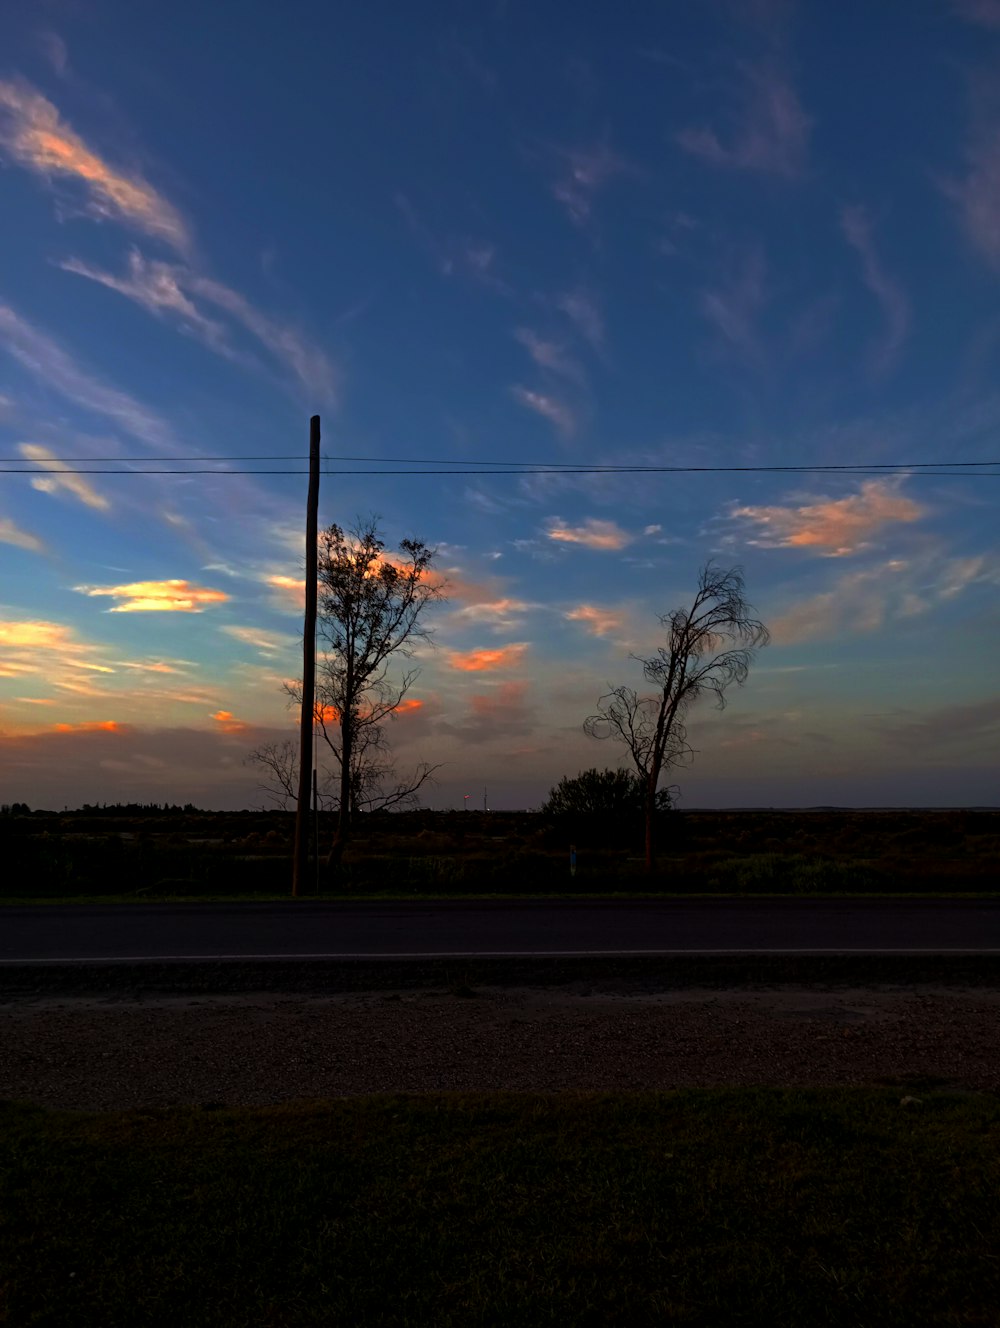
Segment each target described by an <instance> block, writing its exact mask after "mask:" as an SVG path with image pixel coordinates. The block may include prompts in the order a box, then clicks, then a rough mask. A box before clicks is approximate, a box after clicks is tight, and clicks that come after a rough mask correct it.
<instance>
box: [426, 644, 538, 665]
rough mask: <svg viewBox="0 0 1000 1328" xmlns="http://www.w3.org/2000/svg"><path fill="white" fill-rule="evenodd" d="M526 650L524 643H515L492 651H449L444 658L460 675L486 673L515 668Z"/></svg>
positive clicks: (526, 645) (526, 646)
mask: <svg viewBox="0 0 1000 1328" xmlns="http://www.w3.org/2000/svg"><path fill="white" fill-rule="evenodd" d="M527 649H528V643H527V642H526V641H515V642H512V643H511V644H510V645H506V646H497V647H495V648H494V649H492V650H450V651H449V652H448V654H447V656H446V658H447V660H448V663H449V665H450V666H451V667H452V668H453V669H458V670H459V671H460V672H462V673H488V672H492V671H493V670H495V669H509V668H516V667H517V666H518V665H519V664H520V663H521V661H522V660H523V658H524V652H525V651H526V650H527Z"/></svg>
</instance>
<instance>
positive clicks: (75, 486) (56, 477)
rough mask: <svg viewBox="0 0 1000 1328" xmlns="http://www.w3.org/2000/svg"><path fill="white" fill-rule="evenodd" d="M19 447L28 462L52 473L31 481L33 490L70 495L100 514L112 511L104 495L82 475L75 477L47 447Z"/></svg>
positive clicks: (31, 445) (68, 466) (23, 445)
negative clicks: (32, 462)
mask: <svg viewBox="0 0 1000 1328" xmlns="http://www.w3.org/2000/svg"><path fill="white" fill-rule="evenodd" d="M18 447H19V450H20V452H21V455H22V456H23V457H25V458H26V460H28V461H34V462H35V463H36V465H38V466H42V467H44V468H45V470H46V471H48V472H50V473H49V474H46V475H37V476H36V477H35V478H34V479H33V480H32V481H31V487H32V488H33V489H37V490H38V492H39V493H50V494H57V493H60V492H64V493H68V494H70V495H71V496H72V497H74V498H75V499H76V500H77V501H78V502H81V503H83V505H84V507H92V508H94V509H95V510H96V511H98V512H108V511H110V510H111V503H110V502H109V501H108V499H107V498H105V496H104V494H103V493H98V492H97V490H96V489H95V488H94V486H93V485H92V484H90V483H89V482H88V481H87V480H86V479H84V477H83V476H82V475H74V474H73V473H72V467H71V466H70V465H69V464H68V463H67V462H65V461H59V460H57V458H56V457H55V455H54V454H53V453H52V452H50V451H49V449H48V448H47V447H41V446H39V444H38V443H19V444H18Z"/></svg>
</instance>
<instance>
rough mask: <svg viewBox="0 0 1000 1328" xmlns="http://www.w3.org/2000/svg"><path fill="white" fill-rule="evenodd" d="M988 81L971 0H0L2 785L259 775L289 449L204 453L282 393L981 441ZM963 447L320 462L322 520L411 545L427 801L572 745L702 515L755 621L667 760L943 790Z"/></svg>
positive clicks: (596, 418)
mask: <svg viewBox="0 0 1000 1328" xmlns="http://www.w3.org/2000/svg"><path fill="white" fill-rule="evenodd" d="M998 74H1000V0H906V3H903V0H896V2H893V0H887V2H886V3H882V4H878V5H872V4H860V3H857V4H855V3H849V4H843V3H837V4H834V3H832V0H829V2H827V3H822V2H820V0H814V2H813V3H807V2H806V0H800V3H797V4H796V3H792V2H791V0H787V2H786V0H740V2H739V3H737V0H732V3H725V2H724V0H706V3H704V4H699V5H688V4H681V3H673V4H670V3H664V4H660V5H656V6H652V5H650V6H635V7H626V11H625V14H624V16H622V15H621V14H620V13H618V12H617V11H616V10H615V8H614V7H612V6H608V5H604V4H573V5H569V4H563V3H552V4H549V5H545V6H538V5H528V4H526V3H524V2H523V0H506V2H505V0H495V3H484V4H482V5H480V6H468V5H459V4H446V3H432V4H428V5H421V6H414V5H404V4H401V3H396V4H386V5H381V6H375V5H359V6H349V7H347V8H344V7H330V6H322V5H316V4H300V5H294V6H282V7H279V6H274V5H269V4H262V3H258V4H247V3H241V4H239V5H236V4H234V3H228V2H226V0H219V2H218V3H213V4H212V5H210V6H204V5H195V4H193V3H185V2H183V0H181V2H180V3H176V4H174V5H173V6H171V7H170V9H169V11H167V10H164V9H162V8H157V7H155V6H147V5H135V4H125V3H112V2H107V3H101V2H100V0H45V2H43V3H39V2H37V0H32V3H27V0H25V2H24V3H21V4H18V3H13V4H7V5H5V6H4V7H3V10H2V12H0V200H2V208H0V235H2V245H0V451H2V455H3V456H4V457H6V458H9V461H8V463H7V464H8V465H10V466H20V467H22V468H27V469H28V470H29V471H31V472H32V473H28V474H17V475H14V474H9V475H6V476H4V477H2V478H0V569H2V580H0V799H2V800H4V801H10V800H15V799H16V800H26V801H28V802H30V803H32V804H33V805H48V806H61V805H63V804H64V803H67V804H71V805H73V804H76V803H79V802H81V801H84V800H87V801H103V800H115V799H118V798H126V797H127V798H131V797H139V798H142V799H144V800H157V801H162V800H164V799H169V800H170V801H182V802H186V801H192V802H195V803H198V804H200V805H205V806H219V807H224V806H237V807H238V806H246V805H257V804H259V802H260V797H259V795H258V794H257V793H256V792H255V776H254V774H253V772H252V771H251V770H249V769H248V768H247V767H246V766H245V764H244V758H245V757H246V755H247V753H248V752H249V751H250V750H251V749H252V748H253V747H254V746H256V745H257V744H259V743H261V742H264V741H271V740H280V739H281V738H283V737H286V736H294V728H295V723H294V718H295V717H294V715H293V714H292V713H291V712H289V711H288V710H287V708H286V706H285V696H284V693H283V691H282V683H283V680H285V679H289V678H294V677H295V676H296V674H297V672H298V669H299V650H300V645H299V642H300V634H301V618H300V615H301V608H300V592H299V590H298V584H297V582H298V578H299V577H300V574H301V567H302V537H301V529H302V525H303V509H304V497H305V481H304V477H303V476H301V475H296V476H282V475H272V476H268V477H262V476H251V475H244V474H237V473H234V472H235V471H236V470H238V469H239V468H240V467H241V466H244V465H246V464H248V463H242V462H239V461H236V460H231V461H227V460H225V458H237V457H243V456H247V455H264V454H267V455H272V454H276V455H288V454H293V455H296V456H299V457H304V455H305V452H306V448H307V439H308V420H309V416H310V415H311V414H313V413H314V412H318V413H319V414H321V416H322V419H323V450H324V455H325V457H327V458H329V461H328V468H329V470H330V471H331V472H338V471H339V472H343V471H345V470H350V469H355V470H358V469H364V468H365V463H364V461H363V460H362V461H359V462H357V463H347V462H343V463H339V464H338V463H337V461H336V460H334V458H336V457H344V456H349V457H356V458H384V457H412V458H437V459H440V460H441V461H442V462H447V463H453V464H454V469H455V470H456V471H458V470H460V469H462V468H463V467H464V468H466V469H475V468H476V467H477V466H480V465H482V464H483V463H487V462H490V461H528V462H535V463H540V464H546V463H549V464H563V465H565V464H581V465H609V464H611V465H614V464H619V465H662V466H702V467H740V466H782V465H795V466H810V465H812V466H823V465H831V464H855V465H858V466H865V465H869V466H880V465H883V466H884V465H886V464H888V463H897V462H899V463H936V462H946V463H947V462H950V463H956V462H966V463H967V462H980V461H991V460H1000V446H998V441H997V433H998V426H1000V393H998V391H997V387H996V383H997V369H998V366H1000V304H998V294H1000V283H998V277H1000V91H998V89H1000V77H998ZM158 457H190V458H223V460H212V461H206V462H204V465H205V466H207V467H208V469H209V470H210V471H212V472H214V473H209V474H199V475H187V476H184V475H176V474H170V475H167V474H147V475H142V476H140V475H139V474H137V473H136V472H137V471H138V470H141V469H148V468H150V467H152V466H153V465H155V462H154V461H153V460H152V459H153V458H158ZM97 458H113V459H115V458H116V459H118V460H116V461H112V462H109V463H107V464H111V465H115V466H117V467H118V468H120V469H124V470H125V471H126V472H127V473H126V474H119V475H107V474H92V475H81V474H74V473H70V471H68V470H66V469H62V467H72V468H74V469H78V468H79V467H81V466H87V465H88V464H90V465H93V466H94V467H96V466H98V465H100V464H102V463H101V462H99V461H98V460H97ZM192 464H195V463H192ZM261 464H262V465H263V464H264V463H261ZM275 464H280V463H275ZM292 464H293V465H298V464H299V463H298V462H293V463H292ZM996 485H997V480H996V479H995V478H988V477H985V476H984V477H979V478H977V477H976V475H975V474H974V473H972V474H970V473H965V474H962V473H961V472H959V473H957V474H955V473H953V474H930V475H928V474H924V475H919V474H913V473H909V474H907V473H897V474H893V473H882V474H878V473H876V474H869V475H864V474H854V475H839V476H838V475H834V474H830V473H812V474H790V473H784V474H781V473H766V472H743V473H738V472H722V473H719V472H716V473H711V472H702V473H690V474H675V475H648V474H647V475H641V476H640V475H611V476H609V475H552V474H549V475H531V476H527V475H521V476H516V475H508V476H496V475H489V476H488V475H468V474H467V475H461V474H458V473H455V474H452V475H445V476H442V475H425V476H422V477H419V478H414V477H412V476H404V475H388V474H386V475H381V476H370V475H369V476H364V475H358V474H355V475H351V474H346V473H330V474H328V475H325V476H324V478H323V483H322V491H321V505H320V517H321V520H322V521H323V522H324V523H328V522H330V521H337V522H339V523H341V524H345V525H346V524H350V523H351V521H352V520H353V519H354V518H355V517H356V516H358V515H364V514H367V513H368V512H376V513H378V514H379V515H380V517H381V523H382V526H383V529H384V531H385V533H386V536H387V538H388V540H389V542H390V544H395V543H397V542H398V540H399V539H400V538H402V537H404V536H410V535H416V536H418V537H421V538H423V539H425V540H427V541H428V543H430V544H432V545H435V546H437V547H438V549H439V563H440V566H441V568H442V570H443V571H444V573H445V575H446V577H447V579H448V581H449V583H450V597H449V601H448V603H447V605H444V606H441V607H440V608H438V609H436V610H435V613H434V615H433V618H432V619H429V620H428V621H429V623H430V625H433V626H434V627H435V629H436V631H435V644H434V647H433V648H428V649H427V650H424V651H422V652H421V656H420V658H419V661H418V662H419V664H420V666H421V670H422V672H421V676H420V679H419V682H418V684H417V685H416V687H415V689H414V692H413V697H414V699H415V700H419V701H420V702H421V704H420V705H419V706H413V707H412V708H411V709H410V710H409V711H408V712H407V713H406V714H405V715H402V716H400V717H399V719H398V720H397V721H396V722H395V723H394V724H393V726H392V738H393V743H394V746H395V748H396V750H397V753H398V756H399V760H400V763H401V765H403V766H406V765H408V764H412V763H414V762H416V761H418V760H429V761H433V762H441V763H442V769H441V770H440V772H439V776H438V782H437V784H436V786H435V787H434V788H433V789H432V790H431V792H430V795H429V797H428V799H427V801H428V802H429V803H430V804H432V805H436V806H443V807H447V806H460V805H461V803H462V797H463V794H464V793H466V792H470V791H471V792H473V793H474V795H475V796H476V798H477V799H478V798H479V797H480V796H481V790H482V787H483V784H484V783H486V784H488V786H489V788H490V801H491V802H492V803H493V805H495V806H498V807H504V806H509V807H516V806H532V805H537V804H538V803H539V802H540V801H541V800H542V799H543V798H544V796H545V794H546V792H547V790H548V788H549V787H550V786H551V785H552V784H553V783H554V782H556V781H557V780H558V779H559V778H560V777H561V776H562V775H563V774H566V773H570V774H573V773H575V772H576V771H577V770H579V769H581V768H584V767H586V766H590V765H594V764H597V765H605V764H616V763H617V762H618V761H619V759H620V758H621V756H622V753H621V752H620V751H619V750H618V749H615V748H613V747H609V746H606V745H602V744H597V743H594V742H592V741H591V740H589V739H587V738H586V737H584V735H583V733H582V721H583V720H584V718H585V717H586V716H587V714H589V713H590V712H591V711H592V709H593V708H594V703H595V702H596V700H597V698H598V696H599V695H600V694H601V693H602V692H603V691H605V690H606V689H607V685H608V684H615V683H619V682H630V683H633V684H636V685H638V683H639V681H640V673H639V669H638V666H637V665H636V664H635V663H634V662H632V661H631V660H630V658H629V656H630V654H631V653H633V652H637V653H640V654H643V653H649V652H651V651H652V650H653V649H654V648H655V646H656V645H657V643H658V627H657V617H658V615H660V614H663V613H666V612H668V611H669V610H670V609H672V608H673V607H675V606H677V605H679V604H682V603H683V602H685V600H688V599H690V597H691V595H692V594H693V591H694V588H695V585H696V580H697V574H698V570H699V568H700V566H701V565H702V564H703V563H704V562H705V561H706V560H707V559H708V558H710V557H715V558H717V559H718V560H720V561H721V562H723V563H725V564H727V565H731V564H736V563H738V564H740V565H742V566H743V568H744V570H745V575H746V584H747V591H748V594H749V597H750V599H751V601H752V602H753V604H754V606H755V608H756V609H757V611H758V612H759V614H760V616H761V617H762V618H763V619H764V621H765V622H766V623H767V624H768V625H769V627H770V628H771V631H772V635H773V642H772V644H771V645H770V647H768V649H767V650H766V651H765V652H763V653H762V654H761V656H760V657H759V660H758V662H757V665H756V667H755V669H754V671H753V673H752V675H751V678H750V681H749V682H748V684H747V686H746V687H745V688H744V689H743V690H742V691H740V692H738V693H735V694H733V695H732V698H731V704H730V706H729V708H728V709H727V710H726V711H725V712H724V713H722V714H719V713H718V712H716V711H714V710H712V709H710V708H706V709H705V710H704V711H699V712H695V713H693V714H692V716H691V722H690V724H689V730H690V738H691V741H692V743H693V746H694V747H695V748H696V749H697V752H698V755H697V757H696V760H695V762H694V764H693V765H692V766H691V768H690V769H688V770H686V771H683V772H681V773H680V774H679V776H678V782H679V783H680V784H681V786H682V790H683V805H688V806H711V805H722V806H725V805H747V804H750V805H811V804H820V803H842V804H856V805H893V804H930V805H957V804H967V803H987V802H989V803H995V802H996V801H997V788H998V779H997V777H998V773H1000V768H998V767H1000V762H998V759H997V755H996V753H997V750H998V737H1000V690H998V685H997V672H996V659H997V646H998V637H1000V633H998V628H1000V615H998V611H997V593H998V586H1000V549H998V540H997V535H996V518H995V499H996V495H997V492H998V490H997V488H996Z"/></svg>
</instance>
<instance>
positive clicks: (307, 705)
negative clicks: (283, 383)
mask: <svg viewBox="0 0 1000 1328" xmlns="http://www.w3.org/2000/svg"><path fill="white" fill-rule="evenodd" d="M318 513H319V416H318V415H314V416H313V417H312V419H311V420H310V421H309V496H308V498H307V499H306V614H305V625H304V626H303V629H302V713H301V715H300V716H299V801H298V806H297V808H296V811H295V850H294V856H293V858H292V895H293V896H296V895H298V894H299V893H300V891H301V889H302V887H303V886H304V885H305V880H306V866H307V863H308V861H309V796H310V794H311V792H312V766H313V726H314V723H315V718H314V712H315V708H316V592H317V585H316V580H317V576H316V573H317V567H316V553H317V551H316V544H317V539H318V535H319V531H318V529H317V518H318Z"/></svg>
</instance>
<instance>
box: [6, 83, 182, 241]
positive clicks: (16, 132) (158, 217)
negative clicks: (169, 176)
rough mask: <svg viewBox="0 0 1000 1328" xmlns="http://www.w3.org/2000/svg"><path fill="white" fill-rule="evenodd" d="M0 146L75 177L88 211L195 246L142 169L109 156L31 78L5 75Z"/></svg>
mask: <svg viewBox="0 0 1000 1328" xmlns="http://www.w3.org/2000/svg"><path fill="white" fill-rule="evenodd" d="M0 149H3V151H4V152H5V153H6V154H7V156H8V157H10V158H11V159H12V160H14V161H16V162H17V163H18V164H19V165H21V166H24V167H25V168H26V169H27V170H29V171H32V172H33V173H34V174H36V175H40V176H41V177H42V178H43V179H45V180H48V181H51V180H53V179H63V180H71V181H73V182H75V183H77V184H79V185H80V186H81V188H82V190H83V192H84V194H85V196H86V200H87V201H86V211H87V213H88V214H89V215H91V216H93V217H96V218H98V219H100V220H114V221H118V222H121V223H123V224H125V225H127V226H130V227H131V228H133V229H135V230H140V231H142V232H144V233H145V234H146V235H149V236H152V237H153V238H154V239H157V240H161V241H163V242H164V243H165V244H168V245H169V246H170V247H171V248H172V249H175V250H177V251H178V252H179V253H185V252H187V251H188V250H189V249H190V247H191V236H190V233H189V231H188V227H187V225H186V223H185V221H184V219H183V218H182V216H181V214H180V213H179V212H178V211H177V209H176V208H175V207H174V206H173V205H172V204H171V203H169V202H168V201H167V199H165V198H164V197H163V195H162V194H160V193H158V192H157V191H156V190H155V189H154V188H153V186H152V185H151V184H149V183H148V182H147V181H146V180H144V179H143V178H142V176H141V175H139V174H138V173H134V172H133V173H131V174H129V173H127V172H125V171H123V170H120V169H117V168H115V167H113V166H112V165H110V164H109V163H108V162H106V161H105V160H104V159H103V158H102V157H101V156H100V155H99V154H98V153H97V152H95V151H94V150H93V149H92V148H90V147H88V145H87V144H86V143H85V142H84V141H83V139H82V138H81V137H80V136H79V134H77V133H76V132H75V131H74V130H73V129H72V128H71V127H70V126H69V125H68V124H67V123H66V122H65V121H64V120H62V119H61V118H60V115H59V112H58V110H57V109H56V107H55V106H54V105H53V104H52V102H50V101H48V100H47V99H46V98H45V97H43V96H42V95H41V94H40V93H38V92H36V91H35V90H34V89H33V88H32V87H31V86H30V85H29V84H27V83H13V82H3V81H0Z"/></svg>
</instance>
